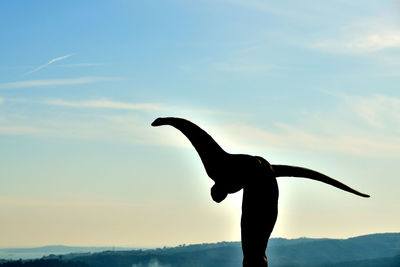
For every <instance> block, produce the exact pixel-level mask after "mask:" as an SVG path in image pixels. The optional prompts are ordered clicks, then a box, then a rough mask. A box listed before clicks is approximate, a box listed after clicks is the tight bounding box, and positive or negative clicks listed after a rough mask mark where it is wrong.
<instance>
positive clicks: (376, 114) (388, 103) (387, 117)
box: [341, 95, 400, 132]
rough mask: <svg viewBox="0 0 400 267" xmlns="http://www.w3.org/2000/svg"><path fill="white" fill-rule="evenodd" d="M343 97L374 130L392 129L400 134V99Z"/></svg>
mask: <svg viewBox="0 0 400 267" xmlns="http://www.w3.org/2000/svg"><path fill="white" fill-rule="evenodd" d="M341 97H342V98H343V99H344V101H346V103H347V104H348V105H349V106H351V107H352V109H353V111H354V112H355V113H356V114H357V115H358V116H359V117H360V118H362V119H363V120H365V121H366V122H367V123H368V124H369V125H370V126H372V127H373V128H377V129H383V128H386V127H391V128H393V129H395V130H398V132H400V98H397V97H393V96H385V95H374V96H370V97H362V96H351V95H341Z"/></svg>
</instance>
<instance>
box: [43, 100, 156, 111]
mask: <svg viewBox="0 0 400 267" xmlns="http://www.w3.org/2000/svg"><path fill="white" fill-rule="evenodd" d="M43 103H44V104H48V105H56V106H65V107H75V108H110V109H131V110H149V111H155V110H160V109H161V108H162V107H161V105H158V104H153V103H126V102H119V101H111V100H106V99H99V100H86V101H75V102H74V101H65V100H63V99H49V100H45V101H43Z"/></svg>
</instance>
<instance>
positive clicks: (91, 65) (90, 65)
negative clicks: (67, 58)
mask: <svg viewBox="0 0 400 267" xmlns="http://www.w3.org/2000/svg"><path fill="white" fill-rule="evenodd" d="M104 65H105V64H104V63H91V62H88V63H74V64H62V65H60V66H62V67H99V66H104Z"/></svg>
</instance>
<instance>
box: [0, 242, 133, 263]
mask: <svg viewBox="0 0 400 267" xmlns="http://www.w3.org/2000/svg"><path fill="white" fill-rule="evenodd" d="M132 249H133V248H123V247H70V246H43V247H36V248H2V249H0V259H7V260H19V259H22V260H26V259H39V258H42V257H43V256H48V255H50V254H54V255H62V254H70V253H88V252H90V253H94V252H102V251H107V250H119V251H120V250H132ZM0 263H1V260H0Z"/></svg>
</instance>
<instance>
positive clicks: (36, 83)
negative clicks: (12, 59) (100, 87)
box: [0, 77, 120, 89]
mask: <svg viewBox="0 0 400 267" xmlns="http://www.w3.org/2000/svg"><path fill="white" fill-rule="evenodd" d="M116 80H120V78H117V77H79V78H71V79H52V80H25V81H17V82H8V83H0V89H16V88H26V87H42V86H63V85H77V84H88V83H98V82H108V81H116Z"/></svg>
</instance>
